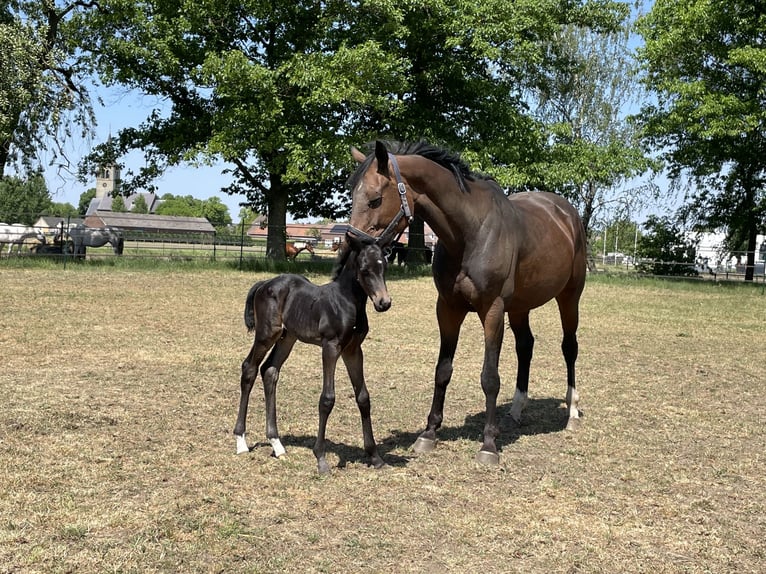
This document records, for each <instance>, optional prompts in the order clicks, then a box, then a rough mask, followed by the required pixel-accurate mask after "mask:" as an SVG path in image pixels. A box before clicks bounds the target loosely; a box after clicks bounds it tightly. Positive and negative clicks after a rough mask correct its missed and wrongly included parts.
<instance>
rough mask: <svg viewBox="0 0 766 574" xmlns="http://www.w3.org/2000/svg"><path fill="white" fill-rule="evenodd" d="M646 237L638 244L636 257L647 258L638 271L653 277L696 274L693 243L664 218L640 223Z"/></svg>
mask: <svg viewBox="0 0 766 574" xmlns="http://www.w3.org/2000/svg"><path fill="white" fill-rule="evenodd" d="M644 229H646V234H645V235H643V236H642V237H641V241H640V243H639V255H640V256H641V257H642V258H647V259H650V260H651V261H650V262H648V263H641V264H639V266H638V269H639V271H648V272H650V273H652V274H654V275H687V276H688V275H697V271H696V270H695V268H694V263H695V260H696V253H697V252H696V243H695V242H694V241H692V240H691V239H689V238H688V236H687V234H685V233H684V232H683V231H682V230H681V228H680V227H679V226H678V224H677V223H676V222H674V221H673V220H672V219H671V218H670V217H668V216H662V217H660V216H657V215H652V216H649V217H648V218H647V220H646V222H645V223H644Z"/></svg>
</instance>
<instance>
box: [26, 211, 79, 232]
mask: <svg viewBox="0 0 766 574" xmlns="http://www.w3.org/2000/svg"><path fill="white" fill-rule="evenodd" d="M84 223H85V220H84V219H82V218H81V217H54V216H52V215H41V216H40V217H39V218H38V219H37V221H35V224H34V227H36V228H38V229H42V230H43V232H44V233H53V232H54V231H55V230H57V229H59V228H60V227H61V226H62V225H63V226H64V227H66V226H67V224H69V227H75V226H77V225H81V224H84Z"/></svg>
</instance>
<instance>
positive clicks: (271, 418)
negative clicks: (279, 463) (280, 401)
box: [261, 334, 296, 458]
mask: <svg viewBox="0 0 766 574" xmlns="http://www.w3.org/2000/svg"><path fill="white" fill-rule="evenodd" d="M295 341H296V339H295V337H294V336H291V335H288V334H285V335H283V337H282V338H281V339H279V340H278V341H277V343H276V345H274V348H273V349H272V350H271V354H270V355H269V358H268V359H266V361H265V362H264V363H263V365H262V366H261V378H262V379H263V394H264V399H265V405H266V438H267V439H268V441H269V443H270V444H271V448H272V449H273V450H274V456H275V457H277V458H279V457H280V456H282V455H283V454H285V447H284V446H282V441H281V440H279V429H278V427H277V382H278V381H279V371H280V369H281V368H282V365H283V364H284V362H285V361H286V360H287V357H289V356H290V352H291V351H292V350H293V346H295Z"/></svg>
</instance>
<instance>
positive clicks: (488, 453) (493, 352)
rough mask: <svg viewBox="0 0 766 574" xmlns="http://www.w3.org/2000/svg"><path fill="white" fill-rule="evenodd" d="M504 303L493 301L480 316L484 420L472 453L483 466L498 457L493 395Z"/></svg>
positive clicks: (497, 386) (497, 384)
mask: <svg viewBox="0 0 766 574" xmlns="http://www.w3.org/2000/svg"><path fill="white" fill-rule="evenodd" d="M504 318H505V311H504V302H503V300H502V299H501V298H497V299H496V300H495V301H494V302H493V303H492V305H491V306H490V308H489V310H487V312H486V313H485V314H484V316H483V317H482V324H483V325H484V366H483V367H482V370H481V388H482V390H483V391H484V397H485V401H486V417H487V420H486V422H485V424H484V442H483V443H482V445H481V449H480V450H479V452H478V453H477V454H476V460H477V462H480V463H483V464H490V465H494V464H498V463H499V462H500V456H499V455H498V453H497V445H496V444H495V439H496V438H497V436H498V434H500V429H499V427H498V425H497V395H498V393H499V392H500V373H499V371H498V363H499V360H500V348H501V347H502V345H503V328H504V322H503V321H504Z"/></svg>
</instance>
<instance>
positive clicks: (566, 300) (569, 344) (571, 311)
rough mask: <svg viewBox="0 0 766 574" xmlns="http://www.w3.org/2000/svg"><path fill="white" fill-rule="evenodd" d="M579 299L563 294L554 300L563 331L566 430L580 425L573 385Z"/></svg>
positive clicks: (577, 395) (574, 385) (577, 400)
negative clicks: (565, 375) (565, 379)
mask: <svg viewBox="0 0 766 574" xmlns="http://www.w3.org/2000/svg"><path fill="white" fill-rule="evenodd" d="M565 295H568V296H565ZM579 299H580V294H579V292H577V293H576V294H575V296H572V295H571V294H567V293H564V294H562V295H560V296H559V297H557V298H556V302H557V303H558V305H559V314H560V315H561V327H562V330H563V331H564V336H563V338H562V340H561V352H562V353H563V354H564V362H565V363H566V365H567V399H566V400H567V430H576V429H577V427H578V426H579V425H580V410H579V409H578V404H579V402H580V395H579V394H578V393H577V387H576V384H575V361H577V353H578V348H579V346H578V344H577V326H578V323H579V309H578V305H579Z"/></svg>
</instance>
